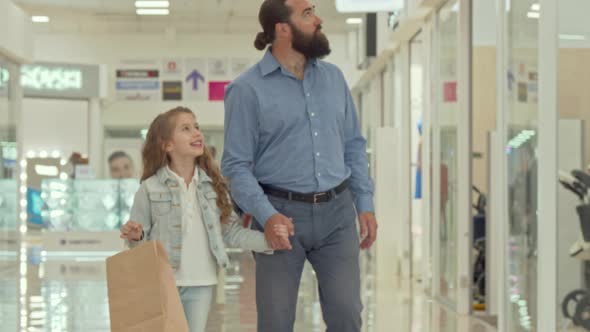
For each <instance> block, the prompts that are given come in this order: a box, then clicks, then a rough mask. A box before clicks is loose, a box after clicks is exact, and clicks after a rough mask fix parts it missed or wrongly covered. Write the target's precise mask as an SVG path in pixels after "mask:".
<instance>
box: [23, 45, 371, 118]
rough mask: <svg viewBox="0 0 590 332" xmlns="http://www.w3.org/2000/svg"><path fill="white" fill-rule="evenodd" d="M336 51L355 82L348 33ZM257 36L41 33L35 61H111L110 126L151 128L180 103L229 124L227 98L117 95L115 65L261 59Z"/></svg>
mask: <svg viewBox="0 0 590 332" xmlns="http://www.w3.org/2000/svg"><path fill="white" fill-rule="evenodd" d="M329 39H330V42H331V47H332V54H331V55H330V56H329V57H328V58H326V60H327V61H329V62H332V63H334V64H336V65H338V66H339V67H340V68H341V69H342V71H343V72H344V74H345V76H346V78H347V80H348V81H349V84H352V82H355V81H356V80H357V79H358V77H359V75H360V74H359V72H358V71H357V70H356V67H355V61H354V59H355V55H353V54H352V53H351V52H350V48H349V47H348V46H349V45H348V43H349V38H348V36H347V35H345V34H341V35H340V34H337V35H330V36H329ZM253 41H254V36H253V35H250V34H248V35H245V34H244V35H178V36H172V37H171V36H166V35H165V34H159V35H146V34H133V35H107V34H67V35H66V34H37V35H35V36H34V42H35V43H34V44H35V61H53V62H70V63H88V64H106V65H107V66H108V67H109V75H110V77H109V82H110V83H109V85H110V87H109V98H108V100H107V101H105V102H104V103H103V124H104V125H105V126H109V127H113V126H121V127H146V126H147V125H148V124H149V122H150V121H151V120H152V119H153V118H154V117H155V115H156V114H158V113H161V112H163V111H166V110H168V109H170V108H172V107H174V106H177V105H179V104H182V105H185V106H188V107H190V108H192V109H193V110H194V111H195V113H196V114H197V116H198V117H199V121H200V123H201V124H202V125H203V126H222V125H223V103H222V102H186V101H181V102H132V101H116V100H115V99H114V91H115V90H114V85H115V84H114V81H115V77H114V75H115V72H114V70H115V68H116V66H117V64H118V63H119V61H120V60H121V59H159V58H167V57H219V56H225V57H236V56H237V57H245V58H260V57H262V55H263V53H262V52H259V51H257V50H256V49H255V48H254V46H253Z"/></svg>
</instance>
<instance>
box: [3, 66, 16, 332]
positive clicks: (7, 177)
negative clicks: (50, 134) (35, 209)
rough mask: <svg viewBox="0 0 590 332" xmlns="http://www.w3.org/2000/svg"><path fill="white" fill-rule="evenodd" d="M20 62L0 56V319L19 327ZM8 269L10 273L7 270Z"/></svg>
mask: <svg viewBox="0 0 590 332" xmlns="http://www.w3.org/2000/svg"><path fill="white" fill-rule="evenodd" d="M16 68H17V66H16V65H14V64H12V63H10V62H9V61H7V60H5V59H3V58H2V56H0V322H2V330H3V331H16V330H17V328H18V325H17V324H18V321H17V319H16V318H17V317H18V279H17V278H18V277H17V276H16V275H15V274H13V275H11V274H10V272H12V271H18V261H17V255H16V254H17V250H18V248H17V246H18V226H17V221H18V217H17V209H18V208H17V206H18V191H17V146H16V121H15V118H16V111H15V106H14V105H15V97H16V96H15V89H14V81H13V80H12V79H11V76H12V77H14V76H13V75H14V73H15V72H16ZM6 271H8V274H7V273H6Z"/></svg>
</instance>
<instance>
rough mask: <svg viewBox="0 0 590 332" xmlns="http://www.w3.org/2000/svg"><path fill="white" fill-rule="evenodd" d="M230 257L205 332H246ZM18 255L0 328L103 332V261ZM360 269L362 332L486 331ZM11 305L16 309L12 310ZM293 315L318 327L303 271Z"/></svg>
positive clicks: (249, 328)
mask: <svg viewBox="0 0 590 332" xmlns="http://www.w3.org/2000/svg"><path fill="white" fill-rule="evenodd" d="M231 256H232V258H233V261H234V262H235V267H234V268H230V269H229V270H228V272H227V276H226V278H225V280H226V283H225V287H224V288H225V292H224V297H225V299H224V301H223V302H224V304H221V303H219V304H215V306H214V308H213V310H212V312H211V315H210V318H209V324H208V331H211V332H221V331H223V332H253V331H255V330H256V308H255V303H254V280H253V274H254V261H253V259H252V257H251V255H250V254H249V253H247V252H246V253H233V254H231ZM18 258H19V257H18V256H17V255H16V253H12V254H4V255H0V309H1V310H0V322H2V324H1V326H0V331H2V332H4V331H7V332H8V331H11V332H12V331H17V330H18V327H17V326H18V323H19V321H21V322H22V323H23V325H24V326H23V329H21V330H20V331H29V332H33V331H52V332H53V331H56V332H57V331H59V332H67V331H80V332H87V331H109V313H108V300H107V291H106V281H105V271H106V269H105V266H104V257H74V256H71V257H68V258H64V257H51V256H50V257H45V258H43V259H42V257H41V256H40V250H39V248H36V247H32V248H31V247H30V248H28V250H27V251H26V256H25V255H23V256H21V258H26V263H24V264H20V263H19V262H18ZM361 270H362V271H363V276H362V281H363V301H364V305H365V310H364V312H363V321H364V327H363V331H365V332H389V331H396V332H438V331H440V332H451V331H453V332H454V331H461V332H464V331H474V332H488V331H494V329H492V328H490V327H488V326H487V325H484V324H483V323H481V322H480V321H479V320H475V319H473V318H468V317H459V316H457V315H456V314H454V313H451V312H448V311H446V310H445V309H443V308H441V307H439V306H438V305H436V304H434V302H432V301H430V300H429V299H427V298H425V297H424V296H423V295H420V294H421V292H419V291H417V289H419V286H415V287H409V286H408V285H404V283H403V282H399V281H394V278H393V277H392V278H391V279H390V280H391V283H387V282H386V283H383V282H380V283H379V284H378V285H379V286H377V283H376V282H375V280H377V279H376V278H375V276H374V275H373V272H372V271H374V270H375V269H374V268H373V266H372V259H371V256H370V254H367V253H364V254H363V259H362V266H361ZM21 273H22V276H23V277H22V278H21ZM381 279H383V278H381ZM381 279H380V280H381ZM385 280H389V278H385ZM376 287H380V288H379V289H376ZM412 288H413V289H414V290H412ZM19 293H22V294H23V296H20V294H19ZM378 295H379V296H378ZM381 295H385V296H381ZM19 301H22V302H23V303H24V306H22V307H20V308H19V307H18V303H19ZM377 303H379V304H377ZM19 310H20V312H19ZM297 310H298V311H297V321H296V328H295V331H301V332H314V331H324V330H325V327H324V326H323V322H322V317H321V310H320V306H319V301H318V293H317V290H316V283H315V278H314V275H313V272H312V271H311V269H310V268H309V267H306V270H305V272H304V274H303V278H302V284H301V290H300V294H299V303H298V308H297Z"/></svg>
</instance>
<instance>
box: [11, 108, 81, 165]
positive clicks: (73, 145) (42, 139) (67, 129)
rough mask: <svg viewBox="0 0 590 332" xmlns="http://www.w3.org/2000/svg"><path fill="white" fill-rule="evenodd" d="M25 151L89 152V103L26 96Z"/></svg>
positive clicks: (24, 121) (66, 154)
mask: <svg viewBox="0 0 590 332" xmlns="http://www.w3.org/2000/svg"><path fill="white" fill-rule="evenodd" d="M22 120H23V122H22V128H21V130H22V131H23V135H22V137H23V145H22V146H23V151H24V152H25V153H26V152H28V151H30V150H33V151H36V152H37V151H42V150H46V151H47V152H48V153H51V152H52V151H54V150H58V151H60V152H61V153H62V156H64V157H66V158H67V157H69V156H70V154H71V153H72V152H80V153H82V154H87V153H88V130H87V128H88V102H86V101H73V100H68V101H66V100H54V99H31V98H26V99H23V107H22Z"/></svg>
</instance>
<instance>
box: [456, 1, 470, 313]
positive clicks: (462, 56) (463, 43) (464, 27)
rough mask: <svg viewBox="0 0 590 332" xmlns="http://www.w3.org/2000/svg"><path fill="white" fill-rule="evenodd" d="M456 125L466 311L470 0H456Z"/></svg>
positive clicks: (465, 308)
mask: <svg viewBox="0 0 590 332" xmlns="http://www.w3.org/2000/svg"><path fill="white" fill-rule="evenodd" d="M459 8H460V11H459V56H458V63H457V65H458V66H457V67H458V97H459V114H458V115H459V117H458V119H459V123H458V128H457V139H458V142H457V173H458V174H460V176H459V178H458V188H457V203H458V208H459V210H458V213H457V219H458V220H457V232H458V234H457V255H458V257H457V278H458V280H457V285H458V288H457V311H458V313H460V314H469V313H470V312H471V309H472V306H471V303H472V294H471V293H472V292H471V284H472V270H473V268H472V262H471V261H472V259H471V257H472V247H473V246H472V241H473V240H472V237H473V235H472V228H473V227H472V226H473V222H472V208H471V201H472V199H471V182H472V179H471V174H472V172H471V151H472V135H471V123H472V121H471V0H459Z"/></svg>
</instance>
